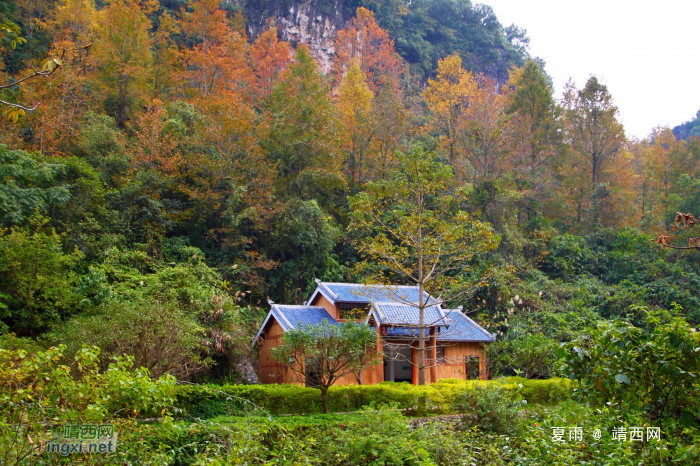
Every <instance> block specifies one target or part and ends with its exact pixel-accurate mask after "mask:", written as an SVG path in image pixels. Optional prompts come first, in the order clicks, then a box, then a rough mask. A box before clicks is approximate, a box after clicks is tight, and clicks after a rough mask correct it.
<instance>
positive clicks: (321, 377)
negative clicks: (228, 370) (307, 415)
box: [272, 320, 380, 414]
mask: <svg viewBox="0 0 700 466" xmlns="http://www.w3.org/2000/svg"><path fill="white" fill-rule="evenodd" d="M376 344H377V333H376V331H375V330H374V329H373V328H372V327H369V326H367V325H363V324H357V323H354V322H342V323H339V324H337V325H335V324H333V325H332V324H330V323H328V321H325V320H324V321H323V322H322V323H320V324H317V325H306V326H301V327H297V328H293V329H290V330H287V331H286V332H285V333H284V335H283V336H282V340H281V343H280V345H279V346H278V347H276V348H274V349H273V350H272V356H273V357H274V358H275V359H276V360H277V361H279V362H280V363H281V364H284V365H286V366H287V367H289V369H291V370H292V371H293V372H294V373H296V374H298V375H299V376H301V377H302V378H303V379H305V380H306V381H307V382H308V383H309V384H310V385H313V386H315V387H316V388H318V389H319V390H321V400H322V403H323V412H324V413H326V414H327V413H328V389H329V388H330V387H331V386H332V385H333V384H334V383H336V382H337V381H338V380H339V379H341V378H342V377H344V376H346V375H348V374H355V373H357V372H359V371H361V370H362V369H365V368H367V367H370V366H373V365H375V364H378V363H379V362H380V359H379V356H378V354H377V353H376Z"/></svg>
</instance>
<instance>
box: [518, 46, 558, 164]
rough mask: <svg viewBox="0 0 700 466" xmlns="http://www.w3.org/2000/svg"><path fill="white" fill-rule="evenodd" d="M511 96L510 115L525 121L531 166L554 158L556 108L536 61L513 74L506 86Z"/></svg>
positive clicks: (528, 63)
mask: <svg viewBox="0 0 700 466" xmlns="http://www.w3.org/2000/svg"><path fill="white" fill-rule="evenodd" d="M505 88H506V92H508V93H509V94H510V95H509V104H508V109H507V110H508V112H509V113H517V115H518V116H519V117H520V118H522V119H523V120H524V121H523V122H522V124H523V125H524V126H525V129H526V132H525V135H524V136H525V138H526V140H527V153H528V156H529V158H530V160H529V162H530V164H533V165H536V164H538V163H539V162H540V161H541V159H542V158H543V157H546V156H548V155H551V154H552V152H553V146H554V145H555V144H556V139H557V129H558V125H557V122H556V117H557V106H556V102H555V101H554V97H553V96H552V89H551V88H550V86H549V83H548V82H547V77H546V76H545V74H544V72H543V71H542V69H541V68H540V65H539V64H538V63H537V62H535V61H534V60H530V61H528V62H527V63H526V64H525V66H523V67H522V68H520V69H517V70H514V71H512V72H511V73H510V75H509V80H508V82H507V83H506V85H505Z"/></svg>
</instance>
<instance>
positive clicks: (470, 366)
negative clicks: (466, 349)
mask: <svg viewBox="0 0 700 466" xmlns="http://www.w3.org/2000/svg"><path fill="white" fill-rule="evenodd" d="M479 365H480V364H479V357H478V356H467V357H466V361H465V369H464V373H465V374H466V375H467V380H477V379H480V378H481V371H480V370H479Z"/></svg>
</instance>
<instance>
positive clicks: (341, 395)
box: [177, 377, 571, 419]
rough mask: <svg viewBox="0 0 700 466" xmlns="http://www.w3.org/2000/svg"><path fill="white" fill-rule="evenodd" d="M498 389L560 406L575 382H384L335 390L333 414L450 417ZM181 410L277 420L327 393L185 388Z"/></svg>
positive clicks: (314, 409) (308, 408)
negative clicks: (383, 411) (463, 400)
mask: <svg viewBox="0 0 700 466" xmlns="http://www.w3.org/2000/svg"><path fill="white" fill-rule="evenodd" d="M492 384H498V385H499V386H502V388H503V390H504V393H510V394H512V396H511V398H513V397H514V396H515V394H516V393H519V394H520V396H522V397H523V399H525V400H527V402H528V403H537V404H543V403H544V404H547V403H554V402H557V401H559V400H562V399H565V398H567V397H568V393H569V392H570V389H571V382H570V381H569V380H566V379H546V380H528V379H523V378H520V377H507V378H503V379H497V380H491V381H486V382H481V381H464V380H456V379H448V380H442V381H440V382H439V383H436V384H431V385H426V386H422V387H421V386H415V385H411V384H409V383H405V382H401V383H394V382H384V383H380V384H377V385H345V386H335V387H331V388H330V404H329V411H330V412H351V411H359V410H360V409H362V407H363V406H368V405H370V404H371V403H375V404H376V405H380V404H385V405H390V404H396V406H397V408H398V409H401V410H404V411H406V412H407V414H411V415H426V414H447V413H453V412H454V407H453V406H454V403H455V401H456V400H457V398H458V397H459V396H460V395H461V394H462V393H464V392H465V391H468V390H471V389H473V388H474V387H475V386H480V385H492ZM177 399H178V401H177V403H178V407H180V408H182V409H184V410H185V412H186V414H187V415H189V416H193V417H198V418H201V419H210V418H212V417H215V416H227V415H228V416H232V415H241V414H243V413H244V412H250V411H251V410H254V409H255V407H259V408H261V409H263V410H264V411H265V412H268V413H269V414H273V415H281V414H287V415H288V414H313V413H320V412H321V394H320V393H319V391H318V390H317V389H314V388H308V387H302V386H299V385H277V384H270V385H223V386H221V385H180V386H179V387H178V391H177Z"/></svg>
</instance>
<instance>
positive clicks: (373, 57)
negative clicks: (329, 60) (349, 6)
mask: <svg viewBox="0 0 700 466" xmlns="http://www.w3.org/2000/svg"><path fill="white" fill-rule="evenodd" d="M335 46H336V58H335V60H334V62H333V75H334V77H335V81H336V82H340V81H341V78H342V76H343V75H344V74H345V72H346V71H347V70H349V69H350V67H351V66H352V64H353V60H357V62H358V63H359V65H360V70H361V71H362V73H364V75H365V76H366V79H367V83H368V85H369V88H370V89H371V90H372V92H374V93H376V92H378V90H379V89H380V88H381V85H382V84H383V83H384V82H385V81H386V80H387V79H392V78H396V76H397V75H398V73H399V72H400V70H401V66H402V60H401V57H400V56H399V55H398V54H397V53H396V51H395V50H394V42H393V41H392V40H391V39H390V38H389V34H387V32H386V31H384V30H383V29H382V28H380V27H379V25H378V24H377V21H376V20H375V18H374V13H372V12H371V11H369V10H368V9H366V8H364V7H358V8H357V11H356V16H355V17H354V18H353V19H352V22H351V24H350V25H349V26H348V27H347V28H345V29H343V30H342V31H339V32H338V36H337V37H336V39H335Z"/></svg>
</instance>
